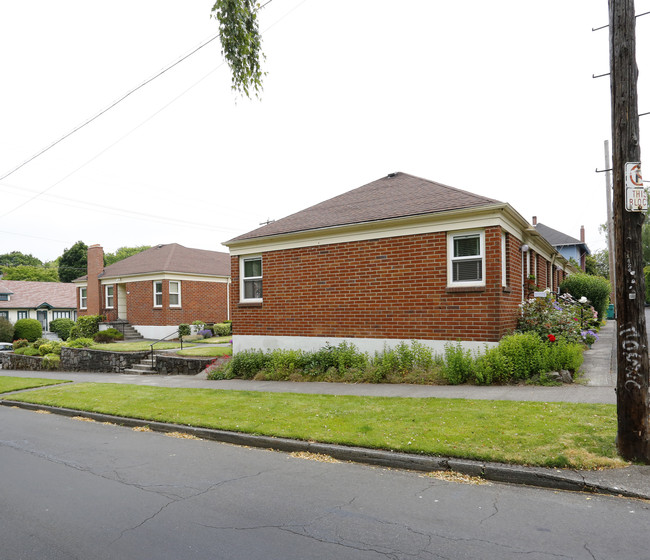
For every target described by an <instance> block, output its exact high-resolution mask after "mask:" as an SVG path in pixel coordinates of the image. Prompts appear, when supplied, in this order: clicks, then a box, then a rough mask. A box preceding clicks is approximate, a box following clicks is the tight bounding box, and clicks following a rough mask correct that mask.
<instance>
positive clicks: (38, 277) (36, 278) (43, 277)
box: [0, 265, 59, 282]
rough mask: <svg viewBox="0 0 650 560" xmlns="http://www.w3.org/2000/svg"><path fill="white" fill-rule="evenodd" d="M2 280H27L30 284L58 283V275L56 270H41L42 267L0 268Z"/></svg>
mask: <svg viewBox="0 0 650 560" xmlns="http://www.w3.org/2000/svg"><path fill="white" fill-rule="evenodd" d="M0 271H2V279H3V280H27V281H30V282H58V281H59V275H58V274H57V270H56V268H43V267H42V266H28V265H19V266H1V267H0Z"/></svg>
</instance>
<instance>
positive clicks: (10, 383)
mask: <svg viewBox="0 0 650 560" xmlns="http://www.w3.org/2000/svg"><path fill="white" fill-rule="evenodd" d="M60 383H69V381H68V380H65V379H39V378H37V377H9V376H7V377H5V376H0V393H9V392H11V391H21V390H23V389H33V388H34V387H46V386H48V385H58V384H60Z"/></svg>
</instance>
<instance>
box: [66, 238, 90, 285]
mask: <svg viewBox="0 0 650 560" xmlns="http://www.w3.org/2000/svg"><path fill="white" fill-rule="evenodd" d="M87 268H88V245H86V244H85V243H84V242H83V241H77V242H76V243H75V244H74V245H73V246H72V247H70V249H66V250H65V251H63V254H62V255H61V258H60V259H59V279H60V280H61V282H72V281H73V280H74V279H75V278H79V277H80V276H83V275H84V274H86V272H87Z"/></svg>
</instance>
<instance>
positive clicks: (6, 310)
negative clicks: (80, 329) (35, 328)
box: [0, 279, 77, 332]
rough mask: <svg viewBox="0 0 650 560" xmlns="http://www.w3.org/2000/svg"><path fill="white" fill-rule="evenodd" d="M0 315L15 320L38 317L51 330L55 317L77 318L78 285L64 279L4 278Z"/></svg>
mask: <svg viewBox="0 0 650 560" xmlns="http://www.w3.org/2000/svg"><path fill="white" fill-rule="evenodd" d="M0 317H4V318H5V319H9V321H11V322H12V323H15V322H16V321H17V320H18V319H38V321H40V323H41V325H42V326H43V332H48V331H49V328H50V322H51V321H53V320H54V319H61V318H66V319H72V320H73V321H75V320H76V319H77V297H76V287H75V285H74V284H68V283H62V282H28V281H23V280H2V279H0Z"/></svg>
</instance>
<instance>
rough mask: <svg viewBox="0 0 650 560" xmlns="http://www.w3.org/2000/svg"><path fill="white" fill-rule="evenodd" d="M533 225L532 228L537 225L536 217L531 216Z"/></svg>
mask: <svg viewBox="0 0 650 560" xmlns="http://www.w3.org/2000/svg"><path fill="white" fill-rule="evenodd" d="M533 225H534V226H536V225H537V216H533Z"/></svg>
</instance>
